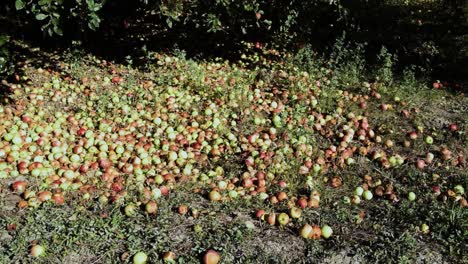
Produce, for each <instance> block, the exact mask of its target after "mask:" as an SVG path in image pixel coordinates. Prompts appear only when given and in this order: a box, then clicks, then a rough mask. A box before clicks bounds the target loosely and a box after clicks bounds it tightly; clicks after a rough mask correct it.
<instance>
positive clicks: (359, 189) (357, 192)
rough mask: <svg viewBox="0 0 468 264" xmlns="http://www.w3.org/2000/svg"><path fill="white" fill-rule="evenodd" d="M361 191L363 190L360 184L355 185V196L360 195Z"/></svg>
mask: <svg viewBox="0 0 468 264" xmlns="http://www.w3.org/2000/svg"><path fill="white" fill-rule="evenodd" d="M363 192H364V188H362V187H361V186H358V187H356V189H354V194H355V195H357V196H361V195H362V193H363Z"/></svg>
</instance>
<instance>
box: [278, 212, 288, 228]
mask: <svg viewBox="0 0 468 264" xmlns="http://www.w3.org/2000/svg"><path fill="white" fill-rule="evenodd" d="M278 223H279V224H280V225H281V226H285V225H287V224H288V223H289V215H288V214H287V213H281V214H279V215H278Z"/></svg>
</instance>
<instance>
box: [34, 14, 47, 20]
mask: <svg viewBox="0 0 468 264" xmlns="http://www.w3.org/2000/svg"><path fill="white" fill-rule="evenodd" d="M46 18H47V15H45V14H41V13H39V14H37V15H36V19H37V20H44V19H46Z"/></svg>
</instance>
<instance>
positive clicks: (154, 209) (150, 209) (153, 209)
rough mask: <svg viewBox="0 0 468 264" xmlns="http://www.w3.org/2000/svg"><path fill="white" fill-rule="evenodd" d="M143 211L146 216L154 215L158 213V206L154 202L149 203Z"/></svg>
mask: <svg viewBox="0 0 468 264" xmlns="http://www.w3.org/2000/svg"><path fill="white" fill-rule="evenodd" d="M145 210H146V212H147V213H148V214H156V212H157V211H158V204H157V203H156V202H155V201H149V202H147V203H146V205H145Z"/></svg>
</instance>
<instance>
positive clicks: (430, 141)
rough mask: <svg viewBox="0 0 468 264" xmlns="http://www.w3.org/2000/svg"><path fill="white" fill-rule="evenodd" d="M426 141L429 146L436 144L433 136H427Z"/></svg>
mask: <svg viewBox="0 0 468 264" xmlns="http://www.w3.org/2000/svg"><path fill="white" fill-rule="evenodd" d="M425 141H426V143H427V144H429V145H432V143H434V139H433V138H432V137H431V136H427V137H426V139H425Z"/></svg>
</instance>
